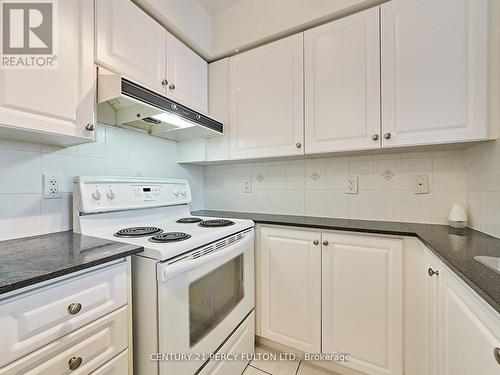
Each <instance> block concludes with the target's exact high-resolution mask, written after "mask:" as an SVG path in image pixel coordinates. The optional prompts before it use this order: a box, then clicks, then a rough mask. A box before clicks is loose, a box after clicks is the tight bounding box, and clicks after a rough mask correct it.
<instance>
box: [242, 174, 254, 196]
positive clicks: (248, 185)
mask: <svg viewBox="0 0 500 375" xmlns="http://www.w3.org/2000/svg"><path fill="white" fill-rule="evenodd" d="M243 192H244V193H251V192H252V179H251V178H250V177H245V178H244V179H243Z"/></svg>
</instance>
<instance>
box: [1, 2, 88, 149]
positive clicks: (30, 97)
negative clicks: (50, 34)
mask: <svg viewBox="0 0 500 375" xmlns="http://www.w3.org/2000/svg"><path fill="white" fill-rule="evenodd" d="M54 11H55V12H56V13H55V14H54V19H55V20H56V21H55V24H54V30H55V31H56V33H55V34H54V36H55V37H56V36H57V38H55V39H54V45H55V46H56V48H55V50H54V54H55V55H56V56H57V67H56V68H53V69H50V68H48V69H46V68H44V69H36V68H31V69H21V68H19V69H16V68H12V69H0V82H1V83H0V136H1V137H4V136H5V137H13V138H21V139H24V140H30V141H42V142H45V143H51V144H60V145H70V144H76V143H82V142H85V141H91V140H93V139H94V134H93V133H94V132H89V131H87V130H85V126H86V125H87V124H89V123H93V121H94V103H95V70H94V52H93V51H94V48H93V46H94V27H93V19H94V18H93V1H92V0H83V1H79V0H68V1H61V2H58V3H57V7H54ZM9 129H10V130H9ZM12 129H15V130H12ZM23 131H24V132H23Z"/></svg>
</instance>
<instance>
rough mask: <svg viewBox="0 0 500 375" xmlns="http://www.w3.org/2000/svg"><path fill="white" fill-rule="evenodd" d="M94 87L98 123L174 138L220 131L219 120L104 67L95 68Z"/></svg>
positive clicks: (216, 133) (193, 136) (179, 139)
mask: <svg viewBox="0 0 500 375" xmlns="http://www.w3.org/2000/svg"><path fill="white" fill-rule="evenodd" d="M97 88H98V98H97V102H98V111H97V116H98V117H97V120H98V121H99V122H102V123H105V124H110V125H116V126H120V127H124V128H128V129H134V130H139V131H142V132H145V133H149V134H151V135H154V136H158V137H163V138H168V139H172V140H176V141H182V140H186V139H192V138H202V137H212V136H217V135H221V134H223V132H224V127H223V124H222V123H221V122H220V121H217V120H215V119H213V118H211V117H209V116H207V115H205V114H203V113H200V112H198V111H195V110H193V109H191V108H188V107H187V106H185V105H182V104H180V103H177V102H175V101H173V100H171V99H168V98H167V97H165V96H163V95H160V94H158V93H156V92H154V91H151V90H149V89H147V88H145V87H142V86H140V85H138V84H136V83H134V82H132V81H129V80H127V79H125V78H123V77H122V76H121V75H119V74H116V73H113V72H110V71H108V70H106V69H103V68H99V69H98V83H97ZM110 111H111V112H112V116H109V113H110ZM105 114H108V115H105Z"/></svg>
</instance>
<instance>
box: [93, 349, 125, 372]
mask: <svg viewBox="0 0 500 375" xmlns="http://www.w3.org/2000/svg"><path fill="white" fill-rule="evenodd" d="M128 373H129V368H128V349H127V350H125V351H124V352H122V353H120V354H118V355H117V356H116V357H115V358H113V359H112V360H111V361H109V362H107V363H106V364H104V365H103V366H101V367H99V368H98V369H97V370H95V371H94V372H93V373H92V374H91V375H126V374H128Z"/></svg>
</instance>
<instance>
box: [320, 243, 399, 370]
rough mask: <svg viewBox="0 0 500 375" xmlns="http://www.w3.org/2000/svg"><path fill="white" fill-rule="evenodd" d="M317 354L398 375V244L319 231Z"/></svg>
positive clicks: (351, 365)
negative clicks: (319, 334) (336, 356)
mask: <svg viewBox="0 0 500 375" xmlns="http://www.w3.org/2000/svg"><path fill="white" fill-rule="evenodd" d="M322 264H323V271H322V275H323V276H322V277H323V282H322V293H323V298H322V301H323V303H322V321H323V324H322V340H323V343H322V352H323V353H349V354H350V355H351V360H350V361H349V362H346V363H342V364H343V365H345V366H347V367H351V368H353V369H355V370H358V371H361V372H363V373H366V374H370V375H402V373H403V361H402V353H403V352H402V349H403V329H402V325H403V290H402V284H403V277H402V271H403V241H402V240H400V239H398V238H382V237H373V236H363V235H349V234H336V233H323V260H322Z"/></svg>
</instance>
